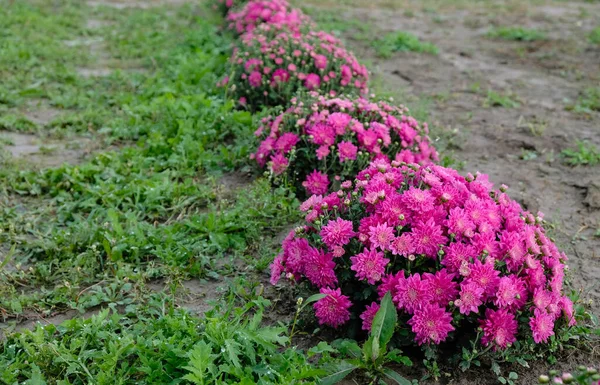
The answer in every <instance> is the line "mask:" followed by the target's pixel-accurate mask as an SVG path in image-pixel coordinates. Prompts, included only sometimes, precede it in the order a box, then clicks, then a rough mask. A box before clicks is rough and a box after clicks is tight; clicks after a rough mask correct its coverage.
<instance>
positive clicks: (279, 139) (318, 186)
mask: <svg viewBox="0 0 600 385" xmlns="http://www.w3.org/2000/svg"><path fill="white" fill-rule="evenodd" d="M291 102H292V106H291V107H290V108H288V109H287V110H286V111H285V112H283V113H281V114H279V115H277V116H268V117H266V118H264V119H263V120H262V125H261V126H260V127H259V129H258V130H257V131H256V133H255V134H256V135H257V136H258V138H259V141H260V145H259V147H258V149H257V151H256V152H255V153H254V154H252V155H251V157H252V158H253V159H255V160H256V162H257V163H258V165H259V166H261V167H266V168H268V169H269V171H270V172H271V173H272V174H273V175H274V176H275V177H278V176H282V177H285V178H287V179H288V180H290V181H292V182H293V183H296V188H297V189H298V190H300V192H301V194H300V195H303V193H304V192H306V193H308V195H311V194H325V193H327V192H328V191H329V190H330V189H332V188H335V189H338V188H339V186H340V183H341V182H343V181H344V180H348V179H350V180H352V179H353V178H354V177H355V176H356V175H357V174H358V172H359V171H360V170H361V169H363V168H365V167H366V166H367V165H368V164H369V163H370V162H371V161H372V160H373V159H376V158H378V159H390V158H392V159H391V160H398V161H403V162H410V163H413V162H414V163H420V164H427V163H430V162H433V161H437V160H438V154H437V152H436V150H435V148H434V147H433V146H432V144H431V141H430V139H429V136H428V132H429V131H428V127H427V124H426V123H423V124H420V123H419V122H418V121H417V120H416V119H414V118H412V117H411V116H410V115H409V114H408V110H407V109H406V108H404V107H403V106H394V105H392V104H389V103H387V102H386V101H383V100H378V101H372V100H368V99H364V98H362V97H355V98H348V97H326V96H322V95H318V94H316V93H314V92H311V93H309V94H307V95H305V96H304V97H300V98H299V99H297V98H293V99H292V101H291Z"/></svg>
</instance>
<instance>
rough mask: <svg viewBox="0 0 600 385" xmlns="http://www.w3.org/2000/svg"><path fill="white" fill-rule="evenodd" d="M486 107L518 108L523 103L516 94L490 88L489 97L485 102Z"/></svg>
mask: <svg viewBox="0 0 600 385" xmlns="http://www.w3.org/2000/svg"><path fill="white" fill-rule="evenodd" d="M483 105H484V107H486V108H490V107H503V108H518V107H519V106H520V105H521V104H520V103H519V102H518V101H517V100H516V99H515V97H514V96H512V95H509V94H504V93H498V92H496V91H492V90H488V93H487V97H486V99H485V100H484V102H483Z"/></svg>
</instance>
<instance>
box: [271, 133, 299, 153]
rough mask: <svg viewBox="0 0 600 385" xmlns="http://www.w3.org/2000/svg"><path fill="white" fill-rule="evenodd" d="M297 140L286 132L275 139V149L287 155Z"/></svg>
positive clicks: (294, 135)
mask: <svg viewBox="0 0 600 385" xmlns="http://www.w3.org/2000/svg"><path fill="white" fill-rule="evenodd" d="M299 140H300V139H298V135H296V134H294V133H292V132H286V133H285V134H283V135H281V136H280V137H279V139H277V142H275V149H276V150H279V151H281V153H283V154H287V153H288V152H290V150H291V149H292V148H293V147H294V146H295V145H296V143H298V141H299Z"/></svg>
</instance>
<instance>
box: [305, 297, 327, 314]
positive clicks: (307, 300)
mask: <svg viewBox="0 0 600 385" xmlns="http://www.w3.org/2000/svg"><path fill="white" fill-rule="evenodd" d="M325 297H327V294H321V293H318V294H313V295H311V296H310V297H308V298H307V299H306V300H305V301H304V302H302V306H301V307H300V311H302V310H303V309H304V308H305V307H306V306H308V305H309V304H311V303H313V302H317V301H318V300H320V299H323V298H325Z"/></svg>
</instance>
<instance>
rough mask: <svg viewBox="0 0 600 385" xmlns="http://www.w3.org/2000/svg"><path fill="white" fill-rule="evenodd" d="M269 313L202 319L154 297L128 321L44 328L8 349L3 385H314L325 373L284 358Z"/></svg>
mask: <svg viewBox="0 0 600 385" xmlns="http://www.w3.org/2000/svg"><path fill="white" fill-rule="evenodd" d="M265 305H269V303H268V301H266V300H264V299H259V300H256V301H253V302H251V303H248V304H247V305H246V306H244V307H243V308H230V309H229V310H228V311H227V312H225V313H219V312H216V311H211V312H209V313H207V314H206V315H205V316H204V317H202V318H199V317H195V316H192V315H190V314H188V313H186V312H185V311H183V310H178V309H175V308H173V307H172V305H169V301H168V298H165V297H163V296H160V295H153V296H152V297H151V298H149V302H148V304H147V305H143V306H133V305H130V306H128V307H127V308H126V310H125V312H124V314H120V313H117V312H113V311H110V310H109V309H106V310H103V311H100V312H99V313H98V314H97V315H94V316H92V317H91V318H89V319H85V320H84V319H74V320H71V321H67V322H65V323H64V324H62V325H61V326H59V327H55V326H53V325H49V326H46V327H41V326H40V327H38V328H37V329H36V330H34V331H27V332H24V333H22V334H17V335H14V336H10V337H9V338H8V339H7V340H6V341H4V342H3V344H2V345H0V381H2V382H3V383H7V384H12V383H16V382H19V383H22V382H23V381H29V382H27V383H38V384H41V383H65V384H66V383H68V384H87V383H96V384H109V383H117V384H172V383H180V382H182V381H183V380H188V381H190V382H191V383H194V384H231V383H240V384H242V383H243V384H265V385H267V384H292V383H298V384H299V383H302V384H314V383H315V380H316V379H317V378H318V377H317V376H318V375H319V374H321V373H322V371H321V370H319V369H317V368H316V367H315V366H313V365H312V364H311V363H309V362H308V360H307V357H306V356H305V355H304V354H303V353H302V352H300V351H298V350H296V349H287V350H286V351H284V352H280V350H279V349H280V347H282V346H283V345H284V344H285V343H286V342H287V337H286V336H285V333H286V328H284V327H280V326H276V327H269V326H264V325H262V324H261V321H262V317H263V309H264V306H265ZM36 381H37V382H36Z"/></svg>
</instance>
